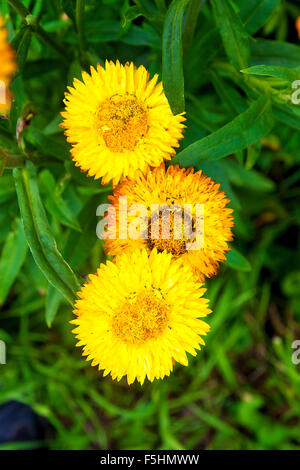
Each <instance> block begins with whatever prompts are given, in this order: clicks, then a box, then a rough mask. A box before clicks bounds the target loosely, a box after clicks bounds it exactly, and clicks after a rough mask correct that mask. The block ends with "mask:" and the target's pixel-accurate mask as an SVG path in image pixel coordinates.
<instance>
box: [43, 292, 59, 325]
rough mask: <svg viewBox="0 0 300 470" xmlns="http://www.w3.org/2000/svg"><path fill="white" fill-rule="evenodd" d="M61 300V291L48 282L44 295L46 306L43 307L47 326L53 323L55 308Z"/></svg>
mask: <svg viewBox="0 0 300 470" xmlns="http://www.w3.org/2000/svg"><path fill="white" fill-rule="evenodd" d="M62 300H63V297H62V295H61V293H60V292H59V291H58V290H56V289H55V288H54V287H53V286H52V285H51V284H49V287H48V291H47V296H46V308H45V317H46V323H47V326H48V327H49V328H50V326H51V325H52V323H53V320H54V318H55V316H56V314H57V310H58V309H59V306H60V304H61V302H62Z"/></svg>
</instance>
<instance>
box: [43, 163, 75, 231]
mask: <svg viewBox="0 0 300 470" xmlns="http://www.w3.org/2000/svg"><path fill="white" fill-rule="evenodd" d="M39 182H40V183H41V184H40V187H41V192H42V194H43V196H44V200H45V206H46V208H47V210H48V212H49V213H50V214H51V215H52V216H53V217H56V218H57V219H58V220H59V221H60V222H61V223H62V224H64V225H66V226H67V227H70V228H73V229H74V230H77V231H79V232H81V227H80V225H79V222H78V220H77V217H76V215H75V214H73V213H72V211H71V209H70V208H69V206H68V204H67V203H66V201H65V200H64V199H63V198H62V197H61V196H60V195H59V194H58V193H57V189H56V181H55V179H54V176H53V175H52V173H50V171H49V170H43V171H42V172H41V173H40V174H39Z"/></svg>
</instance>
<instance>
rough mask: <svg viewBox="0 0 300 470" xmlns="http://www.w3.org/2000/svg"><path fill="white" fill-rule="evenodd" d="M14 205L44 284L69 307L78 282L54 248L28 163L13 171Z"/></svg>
mask: <svg viewBox="0 0 300 470" xmlns="http://www.w3.org/2000/svg"><path fill="white" fill-rule="evenodd" d="M13 175H14V178H15V184H16V190H17V196H18V202H19V207H20V212H21V217H22V222H23V226H24V231H25V235H26V238H27V242H28V245H29V247H30V250H31V252H32V255H33V257H34V259H35V262H36V264H37V265H38V266H39V268H40V270H41V271H42V272H43V274H44V276H45V277H46V278H47V279H48V281H49V282H50V283H51V284H52V285H53V286H54V287H55V288H56V289H57V290H59V292H61V293H62V294H63V295H64V296H65V297H66V299H67V300H68V301H69V302H70V303H71V304H73V302H74V299H75V294H76V292H77V290H78V289H79V287H80V286H79V283H78V280H77V278H76V276H75V274H74V273H73V271H72V269H71V268H70V266H69V265H68V264H67V262H66V261H65V260H64V258H63V257H62V255H61V254H60V252H59V251H58V249H57V246H56V242H55V239H54V237H53V235H52V232H51V228H50V226H49V223H48V220H47V217H46V214H45V210H44V207H43V204H42V201H41V199H40V195H39V190H38V185H37V180H36V170H35V167H34V165H33V163H32V162H27V163H26V166H25V168H24V169H22V170H20V169H14V171H13Z"/></svg>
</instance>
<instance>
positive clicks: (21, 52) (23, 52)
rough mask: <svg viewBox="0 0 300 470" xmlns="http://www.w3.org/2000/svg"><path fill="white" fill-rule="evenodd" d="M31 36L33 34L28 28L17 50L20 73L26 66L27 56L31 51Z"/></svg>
mask: <svg viewBox="0 0 300 470" xmlns="http://www.w3.org/2000/svg"><path fill="white" fill-rule="evenodd" d="M31 36H32V33H31V31H30V29H29V28H26V29H25V30H24V34H23V37H22V39H21V40H20V42H19V45H18V48H17V57H18V66H19V70H20V71H22V69H23V67H24V65H25V62H26V59H27V55H28V51H29V47H30V43H31Z"/></svg>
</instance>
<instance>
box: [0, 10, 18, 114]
mask: <svg viewBox="0 0 300 470" xmlns="http://www.w3.org/2000/svg"><path fill="white" fill-rule="evenodd" d="M16 68H17V65H16V61H15V52H14V51H13V49H12V48H11V47H10V45H9V44H8V33H7V30H6V28H5V23H4V19H3V18H2V16H0V114H6V113H7V112H8V111H9V110H10V106H11V99H12V95H11V92H10V91H9V85H10V81H11V77H12V75H13V73H14V72H15V71H16Z"/></svg>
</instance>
